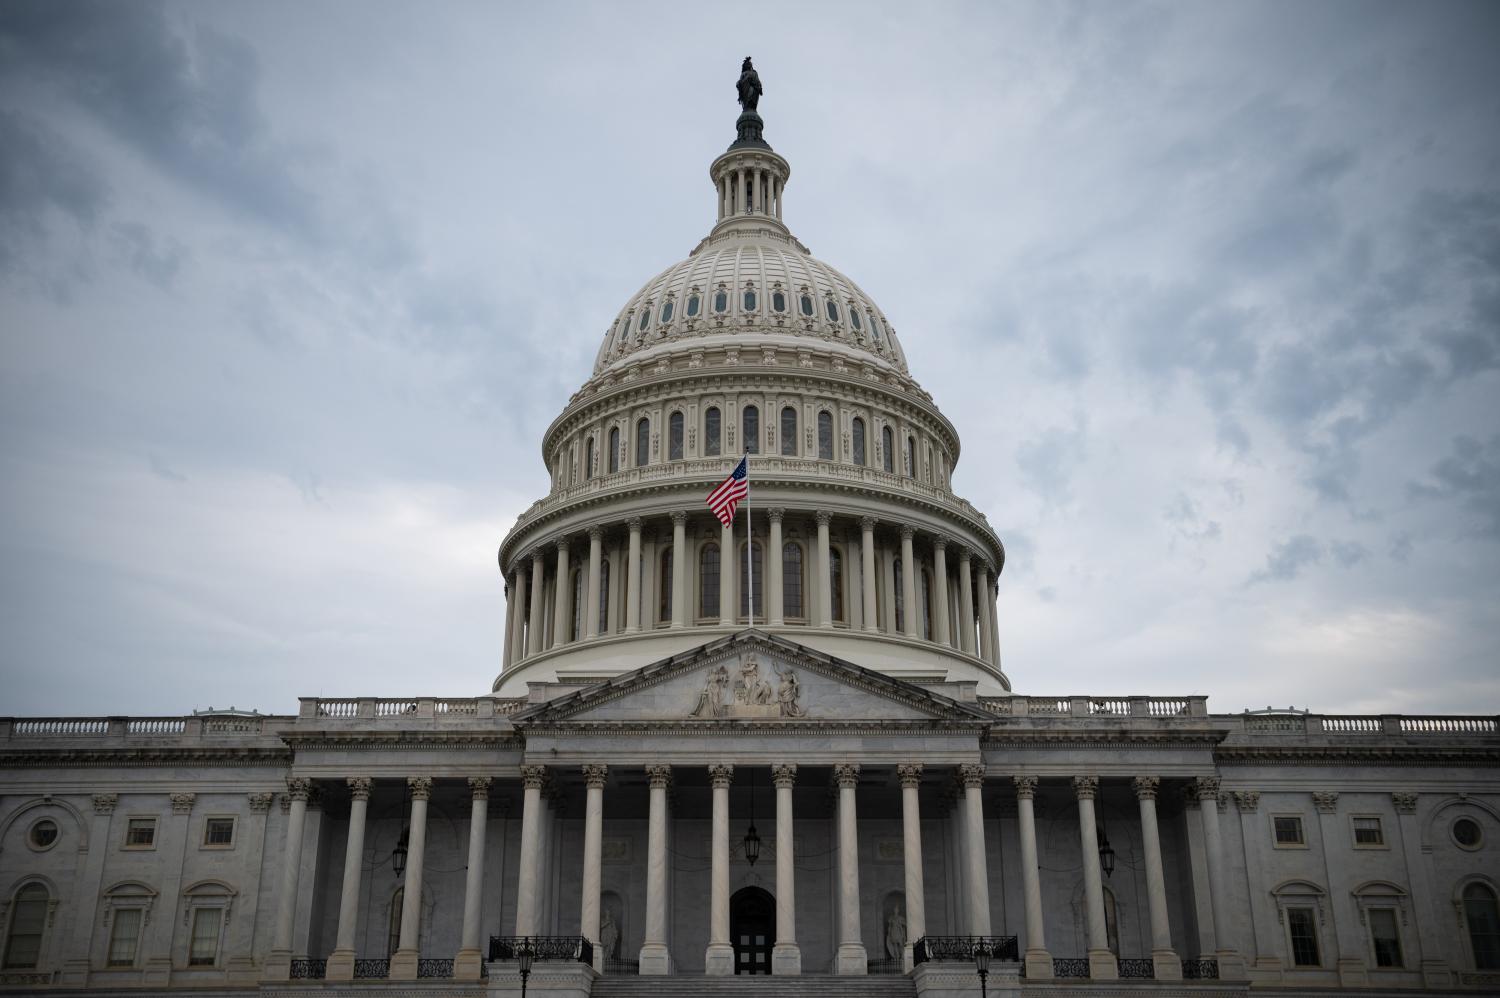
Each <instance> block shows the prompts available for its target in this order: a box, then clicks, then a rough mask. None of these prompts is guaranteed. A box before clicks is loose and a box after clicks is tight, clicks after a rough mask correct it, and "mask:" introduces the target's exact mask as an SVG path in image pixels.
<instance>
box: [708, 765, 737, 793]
mask: <svg viewBox="0 0 1500 998" xmlns="http://www.w3.org/2000/svg"><path fill="white" fill-rule="evenodd" d="M733 780H734V767H733V766H731V765H729V764H728V763H726V762H716V763H714V764H713V765H712V766H709V767H708V782H709V783H710V784H712V785H713V788H714V789H715V790H721V789H724V788H727V787H728V786H729V784H730V783H731V782H732V781H733Z"/></svg>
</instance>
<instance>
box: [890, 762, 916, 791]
mask: <svg viewBox="0 0 1500 998" xmlns="http://www.w3.org/2000/svg"><path fill="white" fill-rule="evenodd" d="M896 775H897V776H899V777H900V778H901V786H902V788H906V787H916V786H919V785H920V784H921V782H922V764H921V763H920V762H900V763H897V764H896Z"/></svg>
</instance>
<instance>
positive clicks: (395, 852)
mask: <svg viewBox="0 0 1500 998" xmlns="http://www.w3.org/2000/svg"><path fill="white" fill-rule="evenodd" d="M410 841H411V830H410V829H408V828H403V829H401V838H399V839H397V840H396V848H394V849H392V850H391V869H393V870H395V871H396V876H398V877H399V876H401V875H402V874H403V873H405V872H406V854H407V852H408V851H409V850H408V849H407V843H408V842H410Z"/></svg>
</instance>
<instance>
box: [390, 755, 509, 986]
mask: <svg viewBox="0 0 1500 998" xmlns="http://www.w3.org/2000/svg"><path fill="white" fill-rule="evenodd" d="M490 783H491V778H490V777H488V776H471V777H469V801H470V805H471V807H470V811H469V868H468V872H467V873H466V874H465V876H464V924H463V933H462V935H461V936H460V937H459V939H460V942H459V947H460V948H459V951H458V953H457V954H456V955H455V956H454V958H453V979H454V980H457V981H477V980H479V979H480V977H481V976H482V975H483V973H484V953H483V952H482V951H481V950H480V948H479V922H480V915H481V913H482V911H483V904H484V839H485V833H486V832H487V831H488V830H489V816H490ZM403 914H404V912H403Z"/></svg>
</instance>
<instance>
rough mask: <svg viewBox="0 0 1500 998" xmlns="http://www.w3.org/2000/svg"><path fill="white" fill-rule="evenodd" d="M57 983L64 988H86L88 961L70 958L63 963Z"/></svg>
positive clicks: (87, 982) (87, 983)
mask: <svg viewBox="0 0 1500 998" xmlns="http://www.w3.org/2000/svg"><path fill="white" fill-rule="evenodd" d="M57 984H58V986H59V987H64V988H86V987H88V985H89V962H88V961H87V960H78V959H72V960H68V961H66V962H65V963H63V966H62V971H61V973H59V974H58V975H57Z"/></svg>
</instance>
